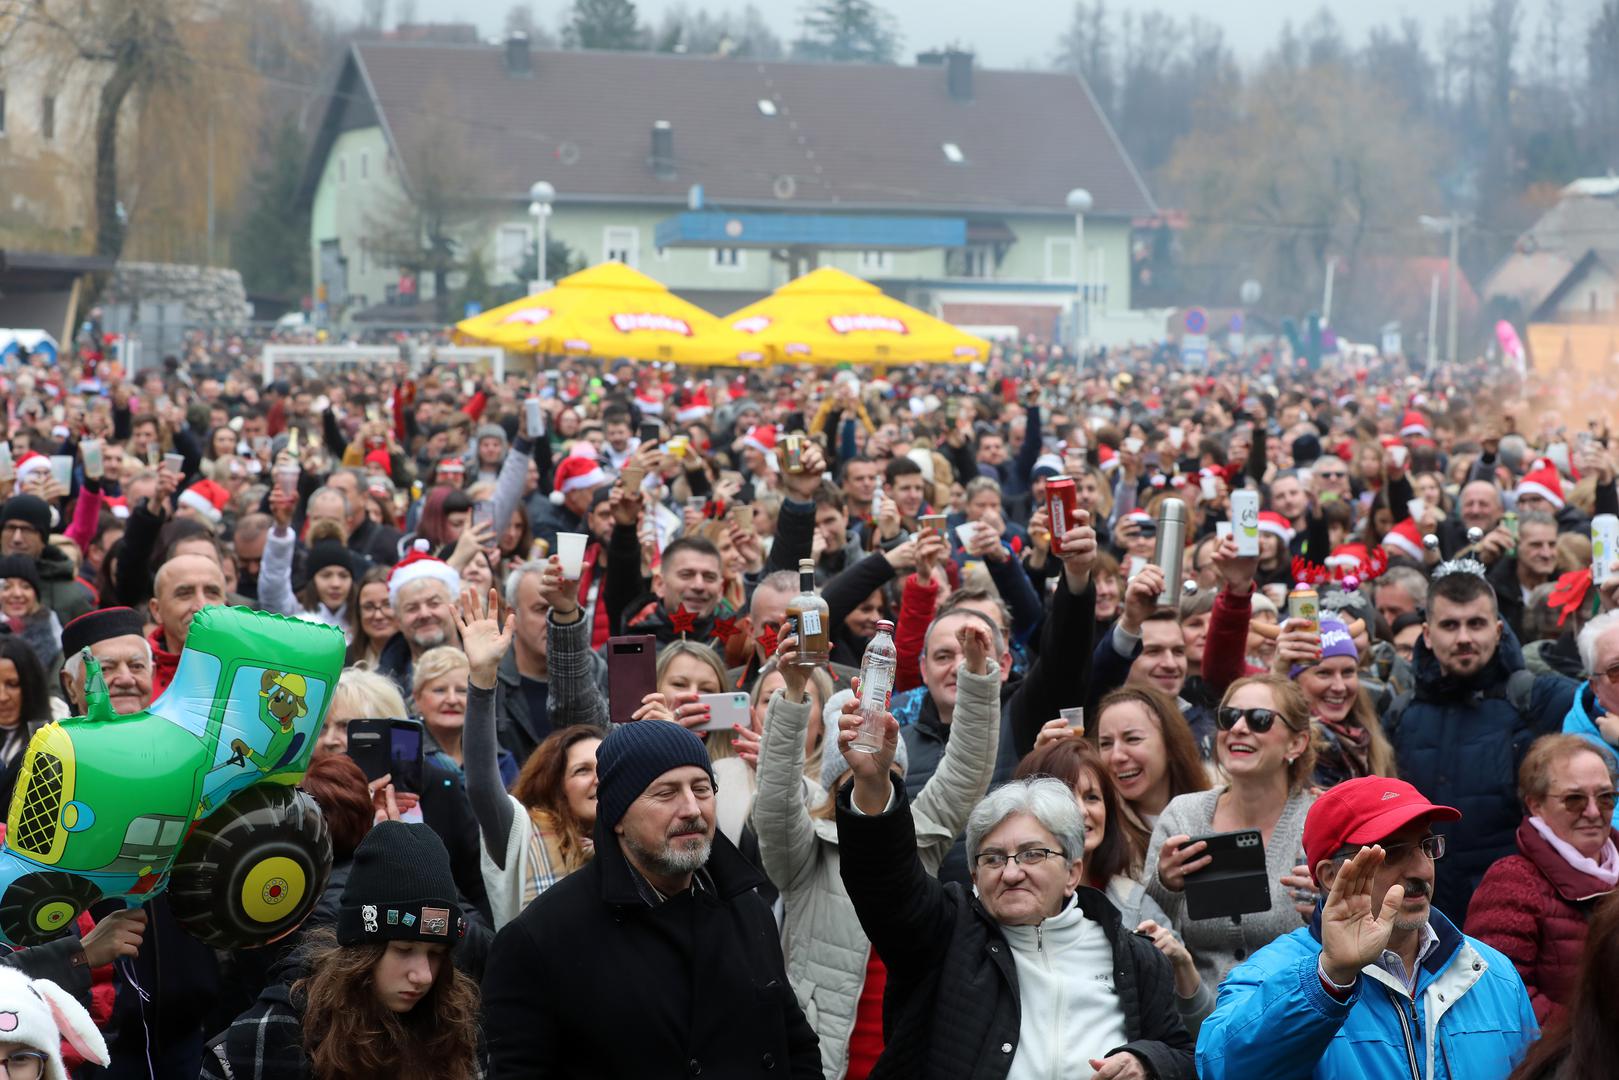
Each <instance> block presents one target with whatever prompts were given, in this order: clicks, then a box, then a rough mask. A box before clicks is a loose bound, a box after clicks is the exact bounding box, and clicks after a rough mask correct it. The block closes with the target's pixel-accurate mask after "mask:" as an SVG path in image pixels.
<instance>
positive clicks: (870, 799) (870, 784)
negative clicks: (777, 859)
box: [837, 680, 899, 814]
mask: <svg viewBox="0 0 1619 1080" xmlns="http://www.w3.org/2000/svg"><path fill="white" fill-rule="evenodd" d="M858 684H859V680H856V686H855V696H854V697H852V698H850V699H849V700H848V701H846V702H844V703H843V713H842V715H840V716H839V717H838V735H837V738H838V748H839V749H841V750H842V751H843V760H844V761H846V762H848V763H849V768H850V769H852V770H853V771H854V793H853V797H854V802H855V805H856V806H858V807H859V808H860V810H861V812H862V813H866V814H880V813H882V812H883V811H884V810H886V809H887V808H888V797H889V793H890V792H891V791H892V790H893V789H892V788H891V787H890V784H889V780H888V770H889V769H890V768H892V767H893V764H894V755H895V754H896V753H897V752H898V750H899V723H898V721H896V720H895V719H894V714H893V713H886V712H885V713H884V714H883V745H882V747H881V749H879V750H878V751H877V752H876V753H874V754H867V753H863V752H861V751H859V750H851V749H850V748H849V744H850V743H851V742H853V741H854V738H855V735H856V734H858V733H859V731H860V688H859V685H858Z"/></svg>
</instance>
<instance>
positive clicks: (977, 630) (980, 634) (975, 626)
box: [956, 619, 995, 675]
mask: <svg viewBox="0 0 1619 1080" xmlns="http://www.w3.org/2000/svg"><path fill="white" fill-rule="evenodd" d="M956 642H957V643H958V644H959V645H960V646H961V655H962V663H964V664H966V665H967V670H968V671H970V672H972V673H973V674H974V675H986V674H988V673H989V659H990V655H991V654H992V653H993V652H994V651H995V642H994V640H993V639H992V638H991V637H990V634H989V627H987V626H985V625H984V624H983V623H981V622H979V621H978V620H977V619H972V620H969V621H967V622H964V623H962V624H961V627H960V629H958V630H957V631H956Z"/></svg>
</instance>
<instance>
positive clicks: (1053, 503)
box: [1046, 476, 1079, 555]
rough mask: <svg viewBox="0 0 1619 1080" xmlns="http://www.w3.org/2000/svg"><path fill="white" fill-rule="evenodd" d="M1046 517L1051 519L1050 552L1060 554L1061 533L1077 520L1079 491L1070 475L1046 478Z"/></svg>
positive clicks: (1070, 527) (1076, 522) (1071, 526)
mask: <svg viewBox="0 0 1619 1080" xmlns="http://www.w3.org/2000/svg"><path fill="white" fill-rule="evenodd" d="M1046 517H1047V518H1049V519H1050V521H1051V553H1052V554H1053V555H1061V554H1062V534H1063V533H1065V532H1067V531H1068V530H1069V529H1072V528H1073V527H1074V526H1075V525H1076V524H1078V522H1079V491H1078V490H1077V489H1076V488H1075V487H1074V480H1073V477H1071V476H1052V477H1048V478H1047V479H1046Z"/></svg>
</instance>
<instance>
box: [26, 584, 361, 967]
mask: <svg viewBox="0 0 1619 1080" xmlns="http://www.w3.org/2000/svg"><path fill="white" fill-rule="evenodd" d="M343 648H344V643H343V634H342V632H341V631H339V630H338V629H336V628H335V627H331V626H322V625H319V624H316V623H309V622H302V621H300V620H296V619H288V618H284V617H282V616H280V615H272V614H267V613H264V612H256V611H251V610H249V609H247V608H227V607H207V608H203V609H202V610H201V611H199V612H197V614H196V616H195V617H194V618H193V619H192V621H191V629H190V631H189V632H188V634H187V637H186V644H185V649H184V650H183V651H182V652H181V654H180V662H179V666H178V667H177V668H176V670H175V673H174V680H173V681H172V682H171V683H169V686H168V689H167V690H165V691H164V692H163V695H162V696H161V697H159V698H158V699H157V700H156V701H154V702H153V703H152V705H151V707H150V708H149V709H147V710H146V711H144V712H138V713H132V714H130V715H128V716H119V715H117V714H116V713H114V712H113V711H112V707H111V705H110V704H109V702H108V697H107V684H106V680H105V679H104V678H103V677H102V674H101V668H100V665H98V664H97V663H96V661H95V659H94V658H92V657H91V656H90V655H89V652H88V650H87V651H86V652H85V654H84V659H85V699H86V700H85V713H86V715H84V716H81V717H75V718H73V719H71V720H64V721H62V722H61V723H58V724H50V725H48V726H46V727H44V728H42V729H41V730H40V731H39V732H38V733H36V734H35V735H34V737H33V739H32V740H30V742H29V744H28V749H27V751H26V753H25V756H24V758H23V763H22V767H21V770H20V771H19V773H18V776H17V787H16V791H15V793H14V794H13V796H12V800H11V811H10V814H9V816H8V817H7V824H6V836H5V844H4V846H3V847H0V938H3V939H4V940H5V941H6V942H8V943H10V944H12V945H37V944H40V943H42V942H45V941H49V940H50V939H52V938H56V937H60V936H61V935H62V934H63V933H64V932H66V931H67V930H69V929H70V928H71V927H72V925H73V923H74V921H75V920H76V919H77V918H78V916H79V913H80V912H82V911H84V910H85V909H86V908H88V907H90V906H91V905H92V904H96V903H99V902H101V901H103V900H108V899H123V900H125V902H126V903H128V904H129V905H130V906H131V907H134V906H138V905H140V904H142V903H144V902H145V901H146V900H149V899H150V898H151V897H153V896H156V895H157V894H158V893H160V892H163V891H164V890H165V889H167V890H168V893H169V901H170V906H171V907H172V909H173V911H174V914H175V916H176V918H177V919H178V920H179V922H180V924H181V925H182V926H184V927H185V929H186V930H187V931H188V932H189V933H191V934H192V935H193V936H194V937H196V938H197V939H198V940H200V941H202V942H204V943H205V944H208V945H211V946H214V947H216V948H221V949H238V948H253V947H255V946H260V945H266V944H269V943H270V942H272V941H275V940H277V939H278V938H281V937H284V936H286V935H287V934H289V933H291V932H292V931H293V930H295V929H297V927H298V924H299V923H301V922H302V921H303V920H304V918H305V916H307V915H308V914H309V912H310V911H312V910H313V909H314V907H315V903H316V902H317V901H318V900H319V899H320V895H321V891H322V890H323V889H324V888H325V886H326V879H327V877H328V876H329V875H330V873H331V867H332V845H331V839H330V837H329V836H328V835H327V831H326V822H325V820H324V819H323V818H322V817H321V813H320V808H319V807H318V806H317V805H316V804H315V801H314V799H312V798H310V797H309V795H307V794H305V793H304V792H302V791H299V790H298V788H297V786H296V785H297V784H298V782H299V781H300V780H302V779H303V775H304V770H305V769H307V768H308V767H309V760H310V757H311V756H312V754H313V753H314V749H315V741H316V739H317V738H318V736H319V734H320V730H321V725H322V723H324V721H325V719H326V709H327V706H328V705H329V704H330V702H331V696H332V690H333V688H334V687H335V686H336V685H337V677H338V675H339V673H341V671H342V670H343Z"/></svg>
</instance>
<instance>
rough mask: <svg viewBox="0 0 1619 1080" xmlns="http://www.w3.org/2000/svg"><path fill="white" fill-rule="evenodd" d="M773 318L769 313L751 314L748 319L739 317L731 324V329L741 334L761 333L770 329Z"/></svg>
mask: <svg viewBox="0 0 1619 1080" xmlns="http://www.w3.org/2000/svg"><path fill="white" fill-rule="evenodd" d="M770 323H771V319H770V316H768V315H751V316H749V317H748V318H746V319H738V320H737V321H736V322H734V323H732V324H731V329H732V330H735V331H736V332H737V333H739V334H760V333H763V332H764V331H766V330H768V329H770Z"/></svg>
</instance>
